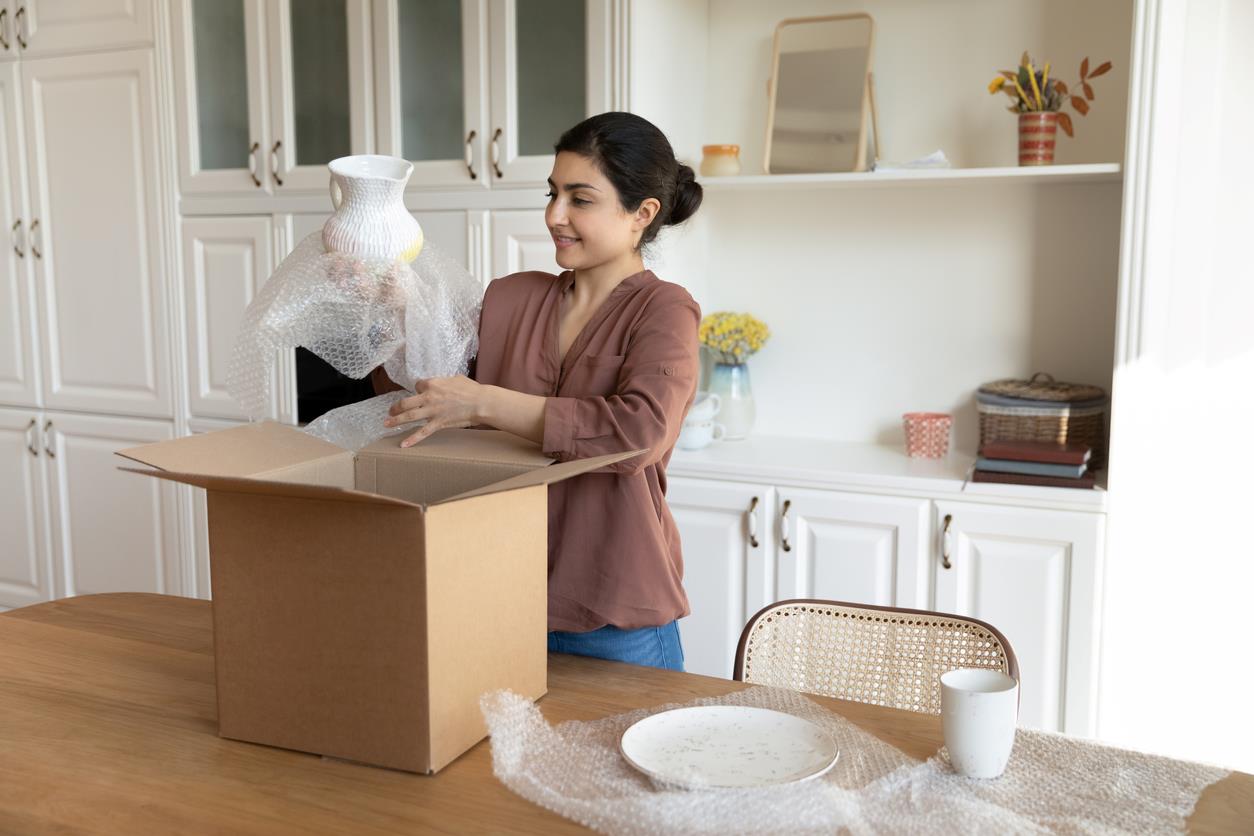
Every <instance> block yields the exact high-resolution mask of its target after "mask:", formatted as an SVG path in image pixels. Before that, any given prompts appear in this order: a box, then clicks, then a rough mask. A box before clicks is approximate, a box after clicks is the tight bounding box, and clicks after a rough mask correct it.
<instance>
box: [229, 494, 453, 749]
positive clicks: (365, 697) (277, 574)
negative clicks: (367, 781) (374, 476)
mask: <svg viewBox="0 0 1254 836" xmlns="http://www.w3.org/2000/svg"><path fill="white" fill-rule="evenodd" d="M209 519H210V534H209V544H210V545H209V547H210V550H211V552H212V555H213V560H212V563H211V572H212V582H213V599H214V600H213V617H214V652H215V663H216V665H215V666H216V672H217V688H218V723H219V731H220V733H221V734H222V736H224V737H230V738H236V739H240V740H249V741H255V742H260V743H266V744H270V745H274V746H283V747H287V748H292V749H299V750H302V751H307V752H318V753H321V754H325V755H332V756H336V757H343V758H349V759H352V760H360V761H366V762H369V763H374V764H378V765H380V766H390V767H395V768H399V769H407V770H412V771H418V772H425V771H427V769H428V768H429V752H428V722H427V720H428V713H427V705H428V701H427V700H426V699H425V695H426V692H427V676H426V674H427V664H426V653H427V649H426V648H427V638H428V637H427V631H426V621H427V615H426V612H425V600H426V592H425V586H426V570H425V567H424V562H423V559H422V558H423V553H422V544H423V513H422V511H421V510H420V509H417V508H404V507H399V508H398V507H380V506H376V505H345V504H344V503H342V502H338V501H326V500H309V499H297V498H292V497H287V496H264V495H257V494H240V493H224V492H219V491H211V492H210V494H209Z"/></svg>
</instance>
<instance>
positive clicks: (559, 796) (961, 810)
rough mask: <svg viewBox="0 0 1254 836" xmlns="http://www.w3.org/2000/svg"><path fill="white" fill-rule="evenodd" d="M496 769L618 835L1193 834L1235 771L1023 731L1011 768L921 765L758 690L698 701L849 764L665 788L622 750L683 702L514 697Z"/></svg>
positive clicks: (820, 711) (555, 807)
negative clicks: (632, 706)
mask: <svg viewBox="0 0 1254 836" xmlns="http://www.w3.org/2000/svg"><path fill="white" fill-rule="evenodd" d="M480 704H481V707H482V709H483V714H484V717H485V719H486V720H487V725H488V731H489V733H490V734H491V736H492V742H491V745H492V769H493V772H494V773H495V774H496V777H497V778H498V779H500V780H501V782H502V783H504V784H505V785H506V786H507V787H509V788H510V789H511V790H513V791H514V792H516V793H518V794H519V795H521V796H522V797H524V798H526V799H528V800H529V801H531V802H533V803H535V804H538V805H540V806H541V807H545V808H547V809H549V810H551V811H553V812H555V813H558V814H559V815H562V816H565V817H566V818H569V819H572V820H574V821H577V822H579V823H581V824H583V825H586V826H587V827H591V828H593V829H594V830H598V831H600V832H602V833H609V834H663V833H683V834H729V833H741V834H766V833H788V834H829V833H835V832H840V831H841V830H842V829H844V830H845V831H847V832H850V833H853V834H915V833H918V834H931V833H943V834H950V833H964V834H965V833H975V834H985V833H986V834H998V835H999V836H1000V834H1005V833H1094V834H1097V833H1101V834H1108V833H1109V834H1116V833H1117V834H1152V833H1181V832H1183V831H1184V820H1185V818H1186V817H1187V816H1188V815H1189V814H1190V813H1191V812H1192V810H1193V806H1194V804H1195V803H1196V802H1197V797H1198V795H1199V794H1200V793H1201V792H1202V790H1203V789H1205V788H1206V787H1207V786H1209V785H1210V784H1212V783H1214V782H1215V781H1218V780H1219V779H1221V778H1223V777H1224V776H1225V775H1227V774H1228V773H1227V771H1226V770H1223V769H1217V768H1215V767H1210V766H1204V765H1202V764H1197V763H1191V762H1187V761H1177V760H1173V759H1170V758H1162V757H1157V756H1154V755H1146V754H1142V753H1139V752H1131V751H1126V750H1122V749H1116V748H1113V747H1109V746H1104V745H1100V744H1097V743H1092V742H1089V741H1085V740H1081V739H1079V738H1072V737H1065V736H1063V735H1060V734H1053V733H1048V732H1037V731H1029V730H1025V729H1020V730H1019V731H1018V733H1017V735H1016V738H1015V748H1014V751H1013V753H1012V754H1011V759H1010V764H1009V766H1008V767H1007V770H1006V773H1005V774H1004V775H1003V776H1002V777H1001V778H999V779H996V780H993V781H981V780H977V779H972V778H964V777H962V776H960V775H958V774H956V773H955V772H954V771H953V768H952V767H951V766H950V765H949V761H948V756H947V755H946V753H945V751H944V749H942V750H941V751H940V753H938V754H937V755H936V756H934V757H932V758H930V759H929V760H927V761H925V762H920V761H918V760H916V759H914V758H911V757H909V756H908V755H906V754H904V753H902V752H901V751H899V750H898V749H896V748H894V747H893V746H890V745H889V744H887V743H884V742H883V741H881V740H879V739H878V738H876V737H873V736H872V735H870V734H869V733H867V732H865V731H863V730H862V729H861V728H859V727H858V726H857V725H855V724H854V723H852V722H850V721H848V720H846V719H844V718H843V717H841V716H840V715H838V714H836V713H834V712H831V711H828V710H827V709H825V708H823V707H822V706H820V705H818V704H817V703H815V702H813V701H812V700H810V699H808V698H807V697H805V696H803V695H802V694H799V693H797V692H795V691H788V690H786V689H780V688H767V687H762V686H756V687H752V688H749V689H747V690H743V691H738V692H736V693H732V694H727V695H724V696H720V697H712V698H705V699H699V700H694V701H692V702H689V703H684V705H744V706H753V707H757V708H769V709H774V710H776V711H784V712H787V713H789V714H794V715H796V716H799V717H803V718H805V719H807V720H810V721H812V722H814V723H817V724H818V725H819V726H821V727H822V728H823V729H825V730H826V731H827V732H828V733H829V734H830V735H832V737H833V738H834V739H835V741H836V745H837V746H838V747H839V749H840V758H839V760H838V761H837V762H836V766H835V767H833V768H832V770H831V771H830V772H829V773H827V774H826V775H824V776H822V777H820V778H816V779H814V780H811V781H805V782H802V783H798V784H792V785H788V786H784V787H774V788H763V789H747V790H727V789H718V790H704V791H702V790H684V789H673V788H668V787H665V786H659V785H655V784H654V783H653V782H652V781H651V780H649V778H647V777H646V776H645V775H643V774H641V773H639V772H637V771H636V770H635V769H633V768H632V767H631V766H630V765H629V764H628V763H627V762H626V761H625V760H624V759H623V758H622V756H621V755H620V754H619V751H618V740H619V738H620V737H621V736H622V733H623V732H624V731H626V729H627V728H628V727H629V726H630V725H631V724H632V723H635V722H636V721H638V720H641V719H643V718H645V717H647V716H649V715H651V714H655V713H657V712H659V711H665V710H668V709H671V708H679V707H681V706H680V704H668V705H660V706H656V707H654V708H649V709H641V710H638V711H632V712H629V713H626V714H619V715H616V716H613V717H606V718H604V719H601V720H594V721H587V722H585V721H571V722H566V723H560V724H558V725H556V726H550V725H549V724H548V723H547V722H546V721H545V719H544V717H543V715H541V713H540V710H539V708H538V707H537V706H536V705H535V704H534V703H533V702H531V701H530V700H528V699H526V698H525V697H522V696H519V695H517V694H514V693H512V692H509V691H497V692H493V693H489V694H485V695H484V696H483V698H482V700H481V701H480Z"/></svg>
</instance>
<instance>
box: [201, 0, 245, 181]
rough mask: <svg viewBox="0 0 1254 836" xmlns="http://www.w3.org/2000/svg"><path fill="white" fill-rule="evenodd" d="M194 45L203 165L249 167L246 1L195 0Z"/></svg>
mask: <svg viewBox="0 0 1254 836" xmlns="http://www.w3.org/2000/svg"><path fill="white" fill-rule="evenodd" d="M192 50H193V52H194V54H195V66H196V116H197V122H196V127H197V138H198V139H199V141H200V160H199V167H200V168H201V169H202V170H205V169H223V168H247V167H248V150H249V148H250V147H251V145H252V140H251V139H250V138H249V136H248V54H247V43H246V41H245V37H244V0H194V1H193V3H192Z"/></svg>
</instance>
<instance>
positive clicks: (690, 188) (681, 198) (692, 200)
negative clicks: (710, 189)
mask: <svg viewBox="0 0 1254 836" xmlns="http://www.w3.org/2000/svg"><path fill="white" fill-rule="evenodd" d="M704 193H705V190H704V189H702V188H701V184H700V183H698V182H697V175H696V172H694V171H693V170H692V166H690V165H685V164H684V163H679V164H678V168H677V169H676V171H675V204H674V205H673V206H671V211H670V214H669V215H667V217H666V225H667V226H671V225H674V224H681V223H683V222H684V221H686V220H688V219H689V218H691V217H692V216H693V214H695V213H696V211H697V209H699V208H700V207H701V198H702V197H703V196H704Z"/></svg>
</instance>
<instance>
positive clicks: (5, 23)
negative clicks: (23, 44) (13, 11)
mask: <svg viewBox="0 0 1254 836" xmlns="http://www.w3.org/2000/svg"><path fill="white" fill-rule="evenodd" d="M0 45H2V46H4V48H5V49H6V50H7V49H9V10H8V9H0Z"/></svg>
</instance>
